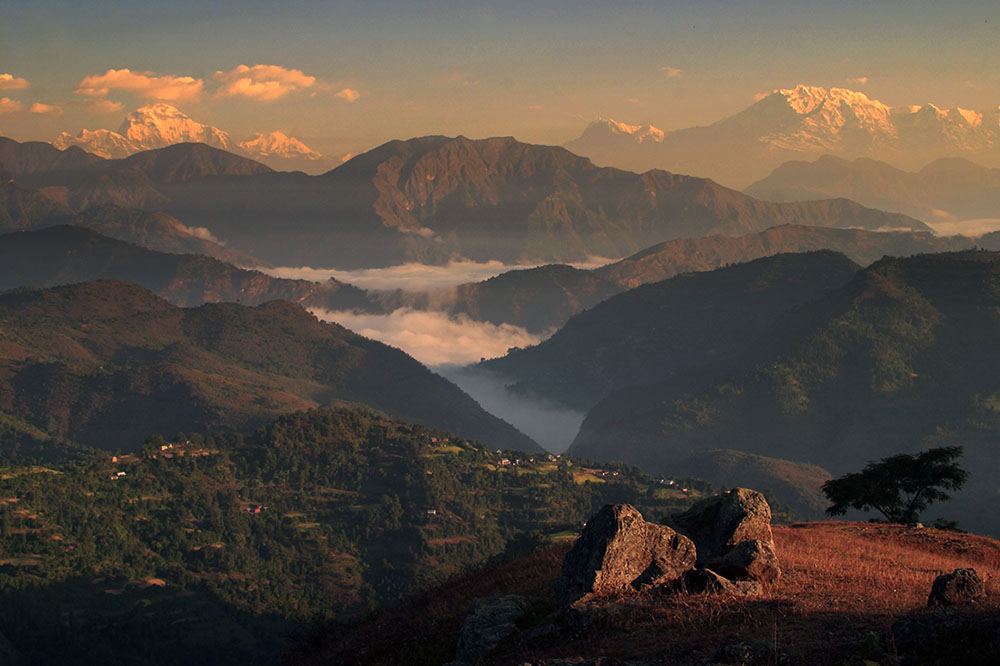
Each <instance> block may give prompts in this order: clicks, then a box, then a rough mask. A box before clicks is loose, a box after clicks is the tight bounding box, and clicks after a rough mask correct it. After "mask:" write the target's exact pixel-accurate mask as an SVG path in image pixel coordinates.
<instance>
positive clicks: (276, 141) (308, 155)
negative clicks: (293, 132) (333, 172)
mask: <svg viewBox="0 0 1000 666" xmlns="http://www.w3.org/2000/svg"><path fill="white" fill-rule="evenodd" d="M240 148H242V149H243V150H244V151H246V153H247V154H248V155H252V156H256V157H286V158H291V157H299V158H305V159H307V160H318V159H320V158H321V157H323V156H322V155H320V154H319V153H317V152H316V151H315V150H312V149H311V148H309V146H307V145H306V144H304V143H302V142H301V141H299V140H298V139H296V138H295V137H292V136H288V135H286V134H285V133H284V132H281V131H278V130H275V131H274V132H270V133H269V134H265V133H263V132H257V134H255V135H254V136H253V137H251V138H250V139H247V140H246V141H241V142H240Z"/></svg>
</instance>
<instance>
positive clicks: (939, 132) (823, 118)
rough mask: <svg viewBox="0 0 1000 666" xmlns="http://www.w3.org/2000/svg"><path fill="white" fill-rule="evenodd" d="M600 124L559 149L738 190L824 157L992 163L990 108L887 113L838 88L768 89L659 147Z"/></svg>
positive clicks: (994, 138)
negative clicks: (793, 163) (790, 164)
mask: <svg viewBox="0 0 1000 666" xmlns="http://www.w3.org/2000/svg"><path fill="white" fill-rule="evenodd" d="M622 127H630V126H629V125H627V124H625V123H620V122H617V121H609V120H607V119H601V120H598V121H595V122H594V123H592V124H591V125H590V126H588V127H587V129H586V130H585V131H584V133H583V135H582V136H580V137H579V138H577V139H574V140H573V141H570V142H568V143H567V144H565V145H566V147H567V148H569V149H570V150H572V151H573V152H576V153H578V154H580V155H586V156H588V157H591V158H592V159H593V160H594V161H595V162H597V163H598V164H606V165H614V166H618V167H622V168H628V169H633V170H640V171H643V170H646V169H651V168H660V169H667V170H670V171H677V172H681V173H688V174H692V175H697V176H703V177H709V178H713V179H715V180H718V181H720V182H722V183H725V184H726V185H729V186H731V187H746V186H747V185H748V184H750V183H751V182H753V181H756V180H759V179H760V178H763V177H764V176H766V175H767V173H768V172H769V171H771V170H773V169H774V168H775V167H777V166H778V165H779V164H781V163H783V162H786V161H789V160H796V159H798V160H802V159H813V158H816V157H819V156H820V155H822V154H825V153H832V154H835V155H837V156H839V157H844V158H848V159H854V158H857V157H870V158H873V159H878V160H886V161H889V162H891V163H893V164H897V165H900V166H902V167H903V168H919V167H920V166H922V165H923V164H926V163H927V162H929V161H931V160H933V159H936V158H939V157H952V156H956V157H966V158H969V159H975V160H978V161H982V162H983V163H985V164H987V165H990V166H1000V110H998V109H997V108H993V109H990V110H987V111H972V110H969V109H963V108H959V107H956V108H953V109H940V108H938V107H936V106H935V105H933V104H923V105H916V106H897V107H890V106H888V105H886V104H883V103H882V102H880V101H878V100H875V99H870V98H869V97H868V96H867V95H866V94H865V93H862V92H859V91H855V90H849V89H845V88H829V89H827V88H822V87H819V86H808V85H798V86H795V87H794V88H790V89H779V90H774V91H772V92H771V93H770V94H768V95H765V96H763V97H762V98H761V99H759V100H758V101H756V102H755V103H754V104H752V105H751V106H749V107H748V108H746V109H745V110H743V111H741V112H739V113H737V114H735V115H732V116H729V117H727V118H723V119H721V120H719V121H717V122H715V123H712V124H710V125H706V126H701V127H691V128H685V129H677V130H674V131H671V132H666V133H664V135H663V138H662V139H661V140H655V141H649V140H647V139H646V137H647V136H648V134H643V133H641V132H635V133H633V132H628V131H622V129H621V128H622Z"/></svg>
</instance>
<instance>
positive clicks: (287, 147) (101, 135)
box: [52, 102, 323, 166]
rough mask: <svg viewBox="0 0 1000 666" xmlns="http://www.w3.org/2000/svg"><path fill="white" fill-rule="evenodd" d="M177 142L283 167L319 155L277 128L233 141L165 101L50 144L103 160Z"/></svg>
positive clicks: (311, 160)
mask: <svg viewBox="0 0 1000 666" xmlns="http://www.w3.org/2000/svg"><path fill="white" fill-rule="evenodd" d="M178 143H204V144H205V145H208V146H212V147H213V148H218V149H220V150H225V151H228V152H232V153H237V154H241V155H246V156H248V157H252V158H256V159H269V158H277V159H278V160H279V164H281V165H282V166H287V164H286V162H287V161H288V160H299V161H302V160H305V161H308V162H315V161H317V160H319V159H321V158H322V157H323V156H322V155H320V154H319V153H318V152H316V151H314V150H312V149H311V148H309V147H308V146H306V145H305V144H304V143H302V142H301V141H299V140H298V139H296V138H295V137H290V136H287V135H285V133H284V132H281V131H279V130H275V131H273V132H257V133H256V134H255V135H254V136H252V137H250V138H249V139H247V140H245V141H240V142H237V141H236V140H234V139H233V138H232V137H231V136H230V135H229V133H228V132H225V131H224V130H221V129H219V128H217V127H213V126H211V125H205V124H202V123H199V122H197V121H195V120H193V119H192V118H191V117H190V116H188V115H186V114H184V113H183V112H181V111H180V109H178V108H177V107H175V106H172V105H170V104H167V103H165V102H157V103H155V104H149V105H146V106H142V107H139V108H138V109H136V110H135V111H132V112H131V113H129V114H127V115H126V116H125V119H124V120H123V121H122V124H121V126H119V128H118V131H112V130H108V129H99V130H86V129H85V130H83V131H81V132H80V133H79V134H77V135H76V136H73V135H71V134H70V133H68V132H62V133H61V134H60V135H59V136H58V137H57V138H56V139H55V140H54V141H53V142H52V145H53V146H55V147H56V148H59V149H60V150H65V149H66V148H69V147H70V146H78V147H80V148H82V149H83V150H86V151H87V152H89V153H93V154H94V155H98V156H100V157H104V158H106V159H121V158H125V157H129V156H131V155H134V154H136V153H139V152H142V151H146V150H154V149H156V148H166V147H167V146H172V145H174V144H178Z"/></svg>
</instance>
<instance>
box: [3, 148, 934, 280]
mask: <svg viewBox="0 0 1000 666" xmlns="http://www.w3.org/2000/svg"><path fill="white" fill-rule="evenodd" d="M53 150H54V149H53ZM11 151H12V152H16V151H14V150H13V149H11ZM22 151H23V148H22ZM56 152H57V151H56ZM18 182H21V183H24V184H26V185H28V186H31V187H35V188H38V189H41V190H43V191H46V192H51V193H53V196H57V197H58V198H59V199H60V200H61V201H64V202H66V203H67V204H68V205H71V206H74V205H75V206H77V207H82V206H86V205H94V204H95V203H111V204H115V205H121V206H131V207H149V208H152V209H154V210H158V211H160V212H165V213H168V214H169V215H171V216H173V217H175V218H177V219H180V220H183V221H184V222H185V224H188V225H190V226H192V227H203V228H206V229H208V230H209V231H210V232H211V233H212V234H213V235H214V236H215V237H217V238H219V239H220V240H222V241H223V242H225V243H226V244H227V245H229V246H230V247H233V248H235V249H238V250H241V251H243V252H245V253H248V254H251V255H253V256H257V257H260V258H261V259H263V260H265V261H268V262H270V263H273V264H280V265H287V266H301V265H310V266H325V267H337V268H367V267H374V266H389V265H394V264H399V263H405V262H420V263H431V264H440V263H445V262H447V261H449V260H452V259H458V258H466V259H471V260H474V261H491V260H499V261H503V262H505V263H511V264H514V263H546V262H560V263H567V262H578V261H585V260H588V259H589V258H590V257H592V256H595V255H596V256H604V257H620V256H627V255H630V254H632V253H634V252H637V251H639V250H642V249H644V248H646V247H649V246H650V245H653V244H655V243H659V242H663V241H667V240H671V239H675V238H685V237H699V236H705V235H709V234H714V233H722V234H726V235H731V236H738V235H743V234H746V233H750V232H755V231H760V230H763V229H766V228H768V227H771V226H774V225H775V224H795V225H806V226H830V227H841V228H851V227H858V228H864V229H872V230H878V229H908V230H915V231H925V230H928V227H927V226H926V225H924V224H923V223H922V222H920V221H918V220H914V219H912V218H908V217H906V216H903V215H899V214H895V213H885V212H882V211H878V210H873V209H869V208H865V207H863V206H861V205H859V204H856V203H854V202H852V201H848V200H846V199H831V200H826V201H816V202H805V203H803V202H793V203H782V204H773V203H767V202H763V201H758V200H756V199H753V198H751V197H748V196H747V195H744V194H741V193H739V192H736V191H734V190H730V189H728V188H724V187H722V186H720V185H718V184H716V183H714V182H712V181H710V180H706V179H701V178H693V177H690V176H683V175H677V174H671V173H667V172H664V171H650V172H647V173H644V174H635V173H631V172H627V171H621V170H618V169H611V168H598V167H595V166H594V165H593V163H591V162H590V161H589V160H588V159H586V158H582V157H578V156H576V155H573V154H572V153H570V152H568V151H566V150H565V149H563V148H558V147H553V146H537V145H531V144H525V143H521V142H518V141H516V140H515V139H513V138H510V137H496V138H492V139H480V140H471V139H467V138H465V137H456V138H449V137H441V136H432V137H420V138H416V139H410V140H408V141H392V142H389V143H387V144H385V145H383V146H380V147H378V148H376V149H374V150H371V151H369V152H367V153H364V154H362V155H359V156H357V157H355V158H353V159H351V160H349V161H348V162H346V163H345V164H343V165H342V166H340V167H338V168H336V169H334V170H332V171H329V172H327V173H326V174H324V175H322V176H318V177H310V176H306V175H305V174H301V173H275V172H272V171H271V170H270V169H269V168H268V167H266V166H265V165H263V164H260V163H259V162H255V161H253V160H249V159H247V158H243V157H240V156H238V155H234V154H232V153H227V152H225V151H222V150H219V149H216V148H212V147H210V146H207V145H205V144H176V145H173V146H168V147H167V148H160V149H157V150H152V151H146V152H143V153H137V154H136V155H133V156H131V157H128V158H125V159H123V160H105V161H102V162H98V163H95V164H91V165H87V166H85V167H81V168H77V169H71V170H63V169H54V168H49V169H47V170H44V171H42V170H37V171H35V172H31V173H27V174H23V175H21V176H20V177H19V180H18Z"/></svg>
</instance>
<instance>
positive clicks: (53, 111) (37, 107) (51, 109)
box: [28, 102, 63, 116]
mask: <svg viewBox="0 0 1000 666" xmlns="http://www.w3.org/2000/svg"><path fill="white" fill-rule="evenodd" d="M28 111H30V112H31V113H37V114H38V115H40V116H61V115H62V114H63V110H62V109H61V108H59V107H58V106H53V105H52V104H42V103H41V102H35V103H34V104H32V105H31V108H29V109H28Z"/></svg>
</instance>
